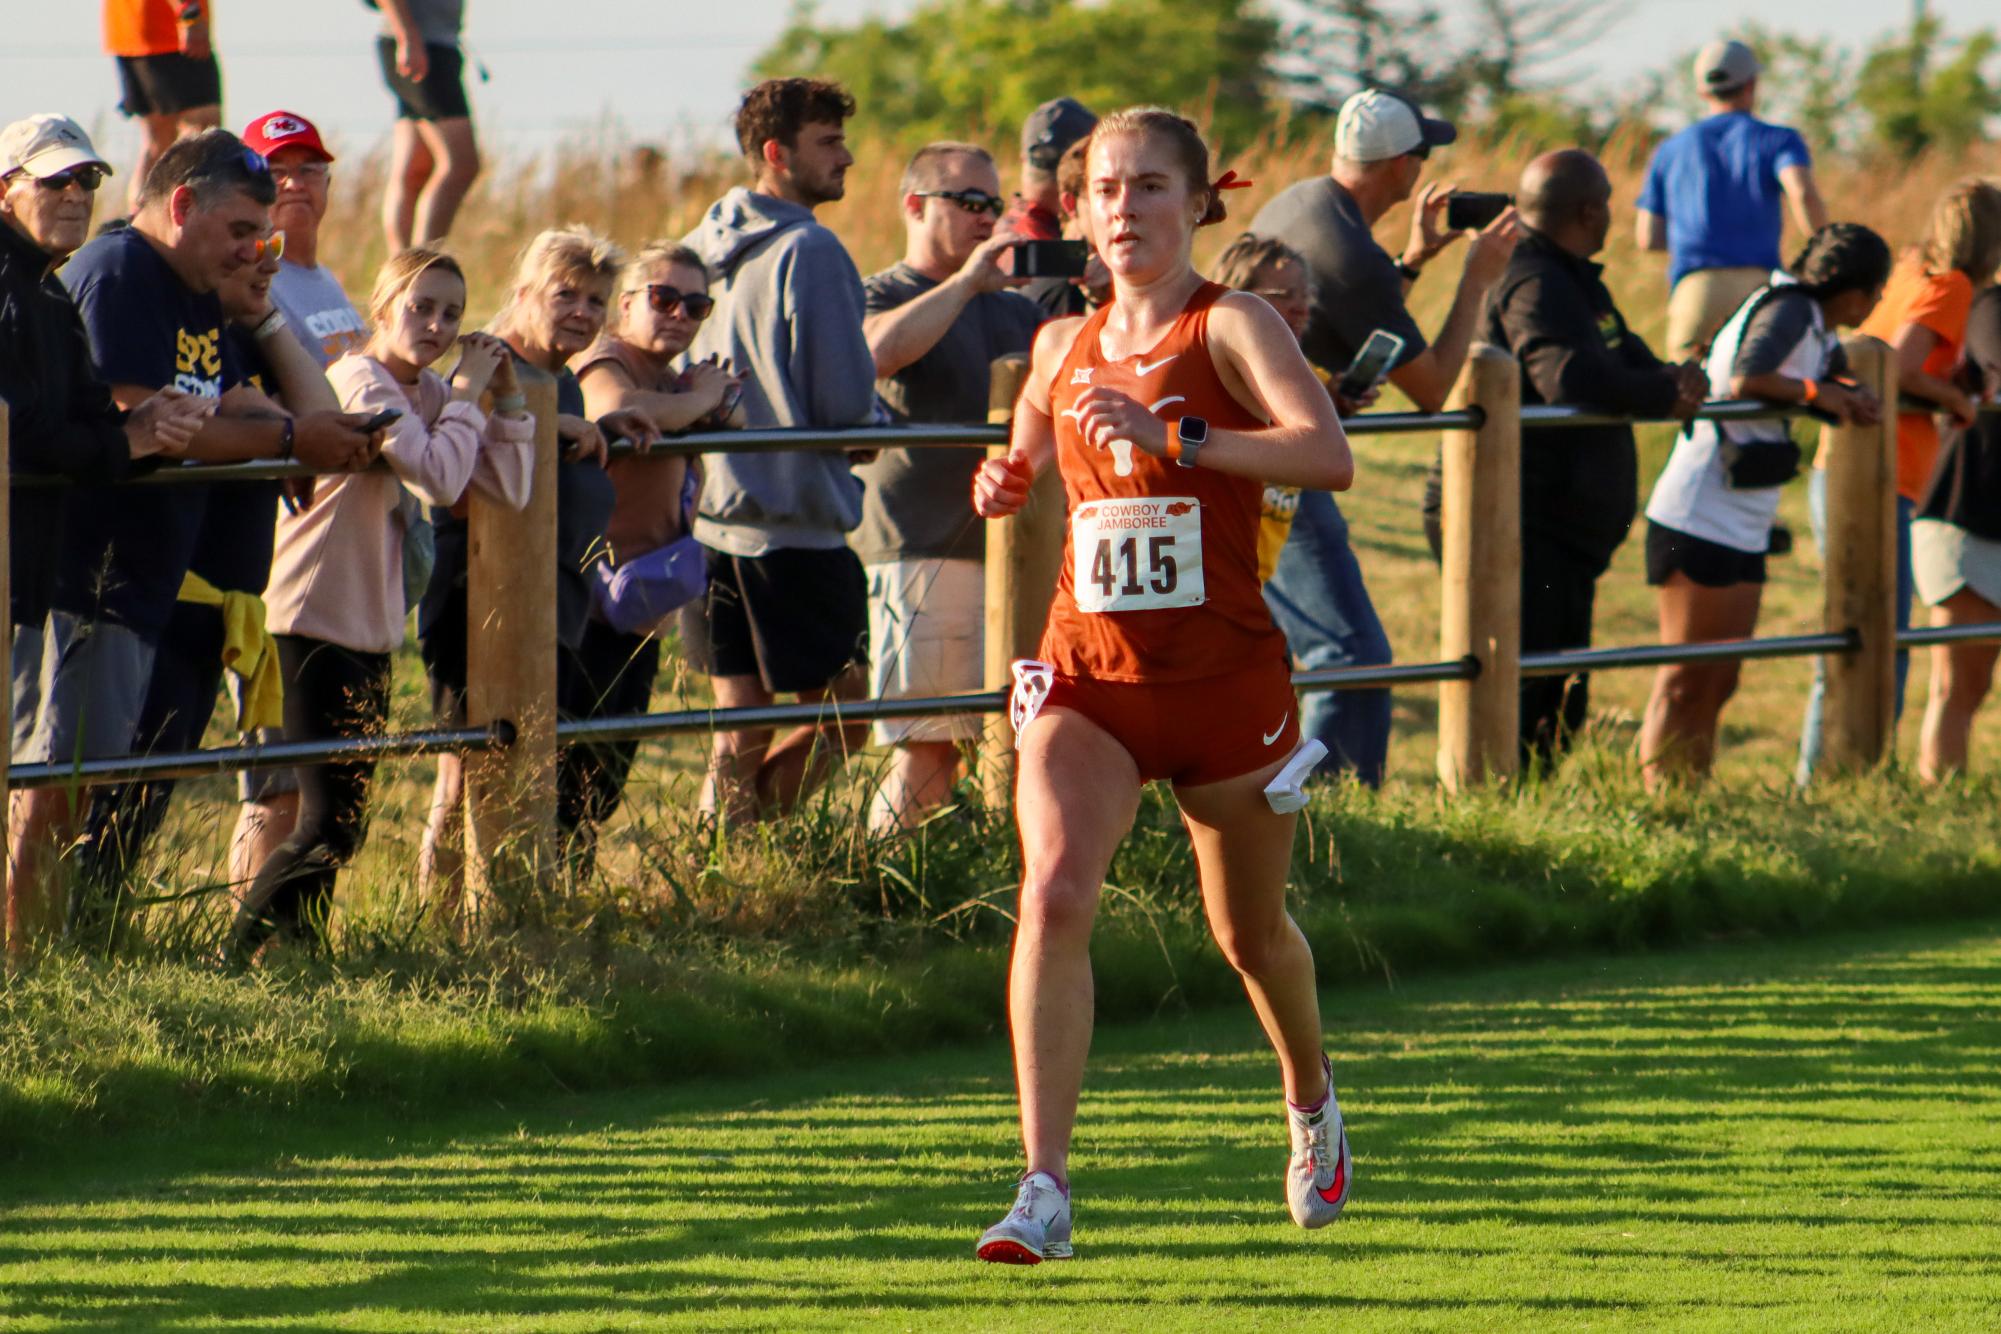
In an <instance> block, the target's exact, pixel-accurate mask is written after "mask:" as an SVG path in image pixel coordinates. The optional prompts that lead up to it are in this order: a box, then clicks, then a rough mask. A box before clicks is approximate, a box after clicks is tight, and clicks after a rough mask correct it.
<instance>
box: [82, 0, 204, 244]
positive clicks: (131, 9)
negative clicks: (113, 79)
mask: <svg viewBox="0 0 2001 1334" xmlns="http://www.w3.org/2000/svg"><path fill="white" fill-rule="evenodd" d="M104 48H105V50H106V51H108V52H109V53H110V54H111V56H112V57H113V58H114V59H115V60H116V61H117V64H118V84H119V89H120V91H121V93H122V94H123V96H122V98H121V99H120V102H119V107H118V109H119V110H120V111H123V112H124V113H125V114H126V115H127V116H130V117H131V118H132V119H134V120H136V121H138V122H139V130H140V141H139V161H138V163H137V164H136V165H134V167H133V168H132V176H131V179H130V180H129V181H128V182H127V185H126V201H125V204H126V211H127V212H130V213H136V212H138V211H139V192H140V190H141V189H142V188H144V186H145V184H146V174H147V173H148V172H150V171H152V170H153V164H154V163H155V162H158V161H159V160H160V155H161V154H162V153H165V152H166V151H167V150H168V149H169V148H172V147H173V146H174V143H175V141H176V140H180V139H186V138H190V137H192V136H194V135H197V134H200V133H201V132H202V131H203V130H212V129H214V128H215V127H216V126H218V125H220V124H222V69H221V66H220V65H218V64H217V63H216V58H215V50H214V48H213V47H212V46H211V44H210V42H209V13H208V2H207V0H185V3H183V0H107V3H106V4H105V6H104Z"/></svg>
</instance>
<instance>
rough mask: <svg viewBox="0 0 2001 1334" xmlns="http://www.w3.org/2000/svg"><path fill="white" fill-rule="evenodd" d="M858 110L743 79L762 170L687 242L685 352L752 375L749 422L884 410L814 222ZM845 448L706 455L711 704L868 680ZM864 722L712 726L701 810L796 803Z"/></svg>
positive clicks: (834, 185)
mask: <svg viewBox="0 0 2001 1334" xmlns="http://www.w3.org/2000/svg"><path fill="white" fill-rule="evenodd" d="M854 114H855V100H854V98H853V97H852V96H850V95H849V94H848V92H847V90H846V89H844V88H842V87H841V86H840V85H838V84H834V83H828V82H826V81H824V80H821V79H770V80H767V81H766V82H764V83H761V84H759V85H758V86H757V87H755V88H753V89H751V90H750V92H749V93H748V94H746V95H745V97H744V99H743V104H742V106H740V107H739V108H738V110H737V119H736V127H737V141H738V143H739V144H741V145H742V148H743V153H744V156H745V157H746V158H748V159H750V163H751V169H752V171H753V172H754V173H755V178H754V184H752V185H751V186H750V187H749V188H747V189H746V188H744V187H742V186H739V187H737V188H736V189H734V190H731V191H730V192H729V193H728V194H726V195H724V196H723V197H722V198H721V199H719V200H717V201H716V202H715V203H714V204H713V205H711V206H710V207H709V211H708V213H707V214H706V215H705V216H704V217H703V219H702V222H701V225H700V226H698V227H696V228H695V230H694V231H693V232H691V233H689V234H688V237H687V240H686V244H687V245H688V246H689V247H690V248H692V249H693V250H694V251H695V252H696V253H697V254H699V255H700V256H701V257H702V259H703V262H704V263H706V264H707V265H708V266H709V271H710V274H711V275H712V276H713V278H714V286H713V287H712V289H711V292H710V294H711V295H712V296H713V297H714V298H715V301H716V307H715V314H714V316H713V317H711V318H710V319H709V321H708V322H707V323H706V324H704V325H703V326H702V332H701V333H700V334H699V335H698V336H697V337H696V339H695V342H694V345H693V346H692V347H691V348H690V349H689V351H688V356H689V359H690V360H691V361H700V360H702V359H703V358H705V357H709V356H712V355H715V356H720V357H721V358H723V360H724V362H725V363H726V364H728V365H730V366H732V367H734V368H735V369H736V370H737V371H738V372H740V373H742V374H743V375H744V376H745V379H744V389H743V409H744V417H745V421H744V424H745V425H746V426H748V427H750V428H752V429H756V428H758V427H773V426H799V427H812V428H816V429H821V430H824V429H827V428H830V427H843V426H862V425H866V424H868V423H870V422H873V421H878V420H881V417H880V416H879V412H878V409H877V406H876V399H875V378H876V365H875V357H874V356H873V354H871V353H870V351H869V344H868V339H867V337H866V336H865V335H864V334H863V332H862V319H863V316H864V313H865V304H864V299H863V295H862V279H861V273H860V271H859V270H858V269H856V268H855V262H854V260H853V259H851V258H850V257H849V255H848V252H847V249H846V247H844V246H843V245H842V244H841V241H840V238H839V237H837V236H835V235H834V233H833V232H831V231H829V230H827V229H826V228H825V227H823V226H821V225H820V224H819V223H818V222H815V221H814V219H813V211H814V210H815V209H817V208H819V207H820V206H821V205H822V204H827V203H832V202H833V201H834V200H837V199H839V198H840V197H841V196H842V194H843V193H845V191H846V177H847V170H848V168H849V167H850V166H852V165H853V164H854V158H853V156H852V155H851V154H850V153H849V152H848V147H847V134H846V131H845V130H844V128H843V125H844V123H845V122H846V121H847V120H848V118H849V117H851V116H853V115H854ZM851 462H853V460H852V459H851V457H850V455H849V453H848V451H845V450H839V449H826V450H817V451H811V452H807V451H788V452H785V453H775V454H730V453H724V454H714V455H710V456H709V458H708V460H707V467H706V469H705V477H704V480H703V485H702V498H701V503H700V506H699V508H698V510H697V512H696V515H695V522H694V534H695V537H696V539H697V540H698V541H700V542H701V544H702V545H703V547H704V548H706V549H707V560H708V569H709V591H708V593H707V595H706V596H704V597H702V598H698V599H697V600H696V601H695V602H693V603H691V604H689V606H688V608H687V609H686V611H685V614H684V616H683V620H682V642H683V644H684V645H685V646H686V649H687V654H688V660H689V662H690V663H691V664H692V665H693V666H694V667H696V668H697V669H698V670H700V671H704V672H707V673H708V674H709V675H710V676H712V677H713V678H714V682H715V695H716V704H717V705H718V706H719V707H722V708H737V707H742V706H748V705H763V704H769V703H771V702H772V700H773V698H774V697H775V696H776V695H778V694H780V693H793V694H796V695H798V696H799V698H800V699H802V700H825V699H837V700H838V699H860V698H862V697H863V695H864V694H866V692H867V689H868V680H867V676H866V673H865V670H864V668H865V665H866V663H867V660H868V602H867V590H866V585H865V581H864V579H863V576H862V567H861V561H860V559H859V558H858V557H857V556H856V555H855V553H854V552H853V551H852V550H850V549H849V547H848V545H847V541H848V534H849V533H850V532H852V531H853V530H854V528H855V526H856V525H857V524H859V523H860V522H861V516H862V484H861V482H860V481H859V480H857V479H856V477H855V475H854V473H853V472H852V470H851V468H850V464H851ZM866 735H867V726H866V725H865V724H864V725H861V726H855V725H849V726H847V727H845V728H835V727H832V726H824V727H800V728H795V729H794V730H793V731H791V732H790V733H788V734H786V735H785V736H783V737H774V736H773V734H772V732H771V731H770V729H759V730H754V731H743V732H718V733H716V738H715V750H714V752H713V755H712V757H711V760H710V765H709V776H708V780H707V782H706V783H705V784H704V786H703V793H702V808H703V810H705V811H709V812H715V813H720V814H723V815H725V816H727V817H730V818H732V819H745V818H758V817H760V816H762V815H765V814H769V813H773V812H777V811H783V810H785V809H788V808H790V807H791V806H792V805H794V804H795V803H796V802H797V801H798V800H799V799H800V798H801V797H802V796H804V795H805V794H806V793H808V792H810V791H812V790H813V788H814V787H816V786H818V785H819V784H820V783H821V782H823V781H824V780H825V779H826V778H827V776H828V775H829V774H830V773H832V772H833V770H834V768H835V760H836V756H838V755H841V754H844V753H845V752H847V751H849V750H852V749H856V748H859V747H860V746H861V745H862V743H863V741H864V739H865V737H866Z"/></svg>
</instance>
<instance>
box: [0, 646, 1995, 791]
mask: <svg viewBox="0 0 2001 1334" xmlns="http://www.w3.org/2000/svg"><path fill="white" fill-rule="evenodd" d="M1998 640H2001V622H1989V623H1984V624H1980V625H1955V626H1944V627H1928V628H1924V629H1913V630H1907V631H1904V632H1903V633H1902V634H1900V635H1898V636H1897V642H1898V644H1899V645H1900V646H1902V647H1909V648H1918V647H1923V646H1926V645H1931V644H1956V643H1981V642H1993V641H1998ZM1861 643H1862V640H1861V636H1860V635H1858V634H1857V633H1856V632H1854V631H1852V630H1851V631H1848V632H1847V633H1845V634H1822V635H1773V636H1770V637H1767V638H1763V639H1724V640H1715V641H1712V642H1709V643H1702V644H1636V645H1630V646H1626V647H1620V648H1599V649H1566V650H1563V651H1561V652H1557V653H1525V654H1523V655H1522V658H1521V674H1522V675H1523V676H1568V675H1570V674H1571V673H1573V672H1589V671H1605V670H1610V669H1616V668H1630V667H1656V666H1662V665H1664V664H1668V663H1676V662H1719V661H1726V660H1731V659H1736V660H1739V661H1747V660H1751V659H1759V658H1800V657H1812V656H1816V655H1819V654H1823V653H1854V652H1856V651H1857V650H1858V649H1859V648H1860V647H1861ZM1479 675H1480V663H1479V660H1478V659H1477V658H1473V657H1465V658H1459V659H1457V660H1454V661H1450V662H1403V663H1389V664H1386V665H1384V666H1380V667H1325V668H1319V669H1316V670H1313V671H1300V672H1294V673H1293V674H1292V687H1293V689H1294V690H1296V691H1298V692H1299V693H1300V694H1303V695H1304V694H1316V693H1319V692H1322V691H1329V690H1371V689H1381V688H1384V687H1395V686H1409V685H1425V684H1432V683H1436V682H1439V681H1470V680H1473V679H1474V678H1476V677H1478V676H1479ZM1007 706H1008V700H1007V692H1006V691H1004V690H982V691H972V692H968V693H965V694H958V695H927V696H923V697H920V698H916V699H868V700H847V701H839V702H825V703H811V704H767V705H762V706H759V707H755V708H740V709H679V710H673V711H670V712H665V713H645V714H632V715H626V716H622V717H617V718H581V719H573V720H570V721H567V722H562V723H558V724H557V726H556V735H557V737H558V739H560V740H562V741H565V742H572V743H580V744H592V743H600V744H601V743H607V742H614V741H647V740H654V739H658V738H661V737H670V736H686V735H690V734H694V733H706V732H719V731H734V730H745V729H750V728H764V727H798V726H811V725H815V724H821V723H827V722H832V721H837V720H838V721H847V722H873V721H874V720H876V719H878V718H932V717H937V716H939V715H945V714H961V713H1003V712H1005V711H1006V710H1007ZM513 741H514V727H513V725H512V724H511V723H509V722H507V721H505V720H502V721H500V722H496V723H494V724H493V725H492V726H491V727H464V728H452V729H430V730H424V731H413V732H396V733H390V734H387V735H381V736H370V737H354V738H347V739H340V740H329V741H285V742H275V743H271V744H268V745H258V746H228V747H216V748H213V749H208V750H190V751H175V752H170V753H161V754H156V755H138V756H124V757H111V758H106V759H100V760H85V761H83V762H81V763H78V764H17V765H14V766H13V767H12V768H10V769H8V771H7V786H8V787H11V788H29V787H60V786H63V785H65V784H69V783H128V782H146V781H151V780H156V779H167V778H202V777H209V776H213V775H218V774H227V773H234V772H235V771H237V770H239V769H277V768H290V767H294V766H297V765H304V764H321V763H326V762H328V761H340V760H363V759H366V760H384V759H402V758H408V757H414V756H420V755H432V754H438V753H440V752H458V753H463V752H469V751H479V750H489V749H493V748H496V747H503V746H508V745H511V744H513Z"/></svg>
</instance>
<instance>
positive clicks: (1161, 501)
mask: <svg viewBox="0 0 2001 1334" xmlns="http://www.w3.org/2000/svg"><path fill="white" fill-rule="evenodd" d="M1070 546H1071V549H1072V551H1073V552H1075V559H1076V562H1077V568H1076V569H1075V570H1073V571H1072V572H1071V573H1072V575H1073V579H1072V581H1071V582H1072V584H1073V586H1074V588H1075V591H1076V594H1077V610H1079V611H1092V612H1108V611H1150V610H1153V609H1155V608H1158V607H1199V606H1201V605H1202V602H1203V596H1204V595H1203V589H1202V502H1201V501H1199V500H1196V499H1195V498H1194V497H1193V496H1136V497H1130V498H1124V499H1119V500H1092V501H1087V502H1085V503H1084V504H1082V505H1079V506H1078V507H1077V508H1076V509H1075V510H1073V511H1072V512H1071V515H1070Z"/></svg>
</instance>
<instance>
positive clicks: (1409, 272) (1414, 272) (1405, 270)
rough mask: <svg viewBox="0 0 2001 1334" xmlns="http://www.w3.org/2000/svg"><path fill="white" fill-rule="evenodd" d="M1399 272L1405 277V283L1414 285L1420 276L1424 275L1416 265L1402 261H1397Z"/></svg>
mask: <svg viewBox="0 0 2001 1334" xmlns="http://www.w3.org/2000/svg"><path fill="white" fill-rule="evenodd" d="M1397 272H1398V273H1401V274H1402V275H1403V280H1404V281H1405V282H1407V283H1414V282H1416V281H1417V279H1418V275H1419V274H1421V273H1423V272H1424V270H1423V269H1420V268H1418V267H1417V266H1416V265H1414V264H1410V263H1407V262H1405V261H1404V260H1401V259H1400V260H1398V261H1397Z"/></svg>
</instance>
